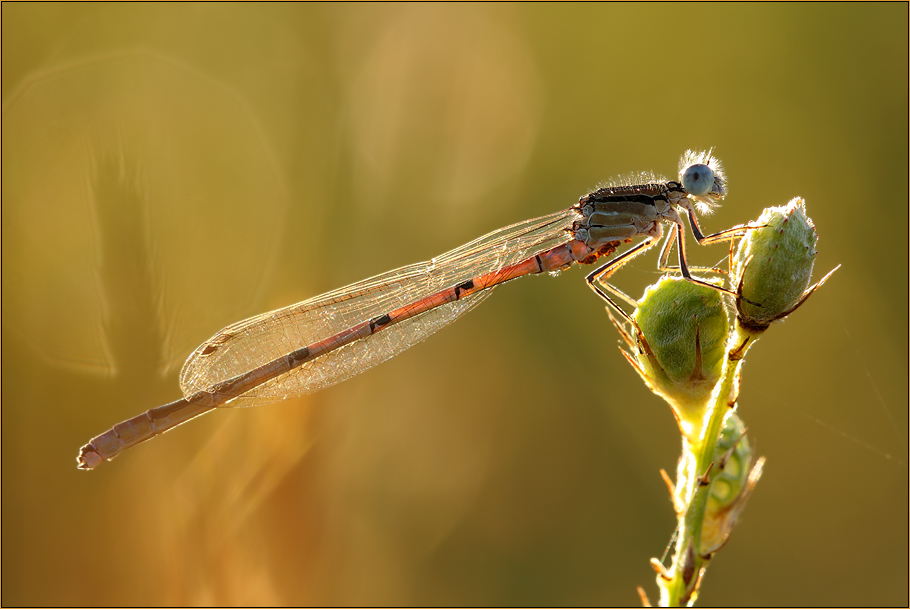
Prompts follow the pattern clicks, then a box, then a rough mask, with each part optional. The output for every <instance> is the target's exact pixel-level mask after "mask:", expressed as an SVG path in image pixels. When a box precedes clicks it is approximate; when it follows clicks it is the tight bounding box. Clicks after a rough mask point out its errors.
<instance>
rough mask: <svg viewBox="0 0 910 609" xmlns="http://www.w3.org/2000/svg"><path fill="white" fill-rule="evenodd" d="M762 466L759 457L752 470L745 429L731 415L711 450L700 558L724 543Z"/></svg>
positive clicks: (762, 461) (738, 419)
mask: <svg viewBox="0 0 910 609" xmlns="http://www.w3.org/2000/svg"><path fill="white" fill-rule="evenodd" d="M763 465H764V459H763V458H762V459H759V460H758V461H757V462H756V464H755V467H754V468H753V467H752V447H751V446H750V445H749V439H748V438H747V437H746V428H745V426H744V425H743V422H742V421H741V420H740V418H739V417H738V416H737V415H736V413H733V412H731V413H730V415H729V416H728V417H727V419H726V420H725V421H724V428H723V431H721V433H720V437H719V438H718V439H717V444H716V445H715V448H714V467H713V468H712V469H711V472H710V478H711V482H710V484H711V488H710V489H709V492H708V503H707V506H706V508H705V516H704V519H703V520H702V527H701V543H700V554H701V555H702V556H705V555H708V554H712V553H714V552H716V551H717V550H719V549H720V548H721V547H722V546H723V545H724V544H725V543H726V541H727V539H728V538H729V536H730V533H731V532H732V531H733V525H734V524H736V519H737V518H738V517H739V514H740V513H741V512H742V510H743V508H744V507H745V505H746V501H748V500H749V497H750V496H751V494H752V489H753V488H755V485H756V483H757V482H758V479H759V478H760V477H761V472H762V466H763ZM750 468H751V469H750Z"/></svg>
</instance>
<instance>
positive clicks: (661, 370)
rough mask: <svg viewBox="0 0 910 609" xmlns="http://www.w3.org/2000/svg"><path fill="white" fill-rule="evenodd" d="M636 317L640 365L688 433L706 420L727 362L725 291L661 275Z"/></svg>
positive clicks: (640, 305) (639, 307) (728, 323)
mask: <svg viewBox="0 0 910 609" xmlns="http://www.w3.org/2000/svg"><path fill="white" fill-rule="evenodd" d="M632 317H633V319H634V320H635V322H636V324H637V326H638V342H639V349H638V352H637V353H636V360H637V364H638V366H637V367H636V368H637V370H638V372H639V374H641V376H642V377H643V378H644V379H645V382H646V383H648V385H649V386H650V387H651V389H652V390H653V391H654V392H655V393H658V394H659V395H661V396H662V397H663V398H664V399H666V400H667V401H668V402H669V403H670V405H671V406H672V407H673V411H674V412H675V414H676V418H677V420H678V421H679V426H680V430H681V431H682V432H683V434H684V435H686V436H687V437H690V436H691V434H692V433H693V431H694V430H696V429H698V428H699V427H700V426H701V424H702V419H703V416H704V409H705V404H706V402H707V398H708V397H709V396H710V394H711V391H712V389H713V388H714V385H715V384H716V383H717V381H718V379H719V378H720V374H721V371H722V368H723V362H724V345H725V342H726V338H727V334H728V332H729V328H730V322H729V318H728V316H727V310H726V307H725V306H724V302H723V297H722V295H721V293H720V292H719V291H717V290H712V289H711V288H707V287H704V286H701V285H697V284H694V283H692V282H690V281H686V280H685V279H683V278H681V277H663V278H661V279H660V281H658V282H657V283H656V284H654V285H652V286H650V287H649V288H648V289H647V290H646V291H645V295H644V298H642V300H641V303H640V304H639V306H638V308H637V309H636V310H635V313H634V314H633V316H632Z"/></svg>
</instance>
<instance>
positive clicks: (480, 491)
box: [2, 3, 908, 606]
mask: <svg viewBox="0 0 910 609" xmlns="http://www.w3.org/2000/svg"><path fill="white" fill-rule="evenodd" d="M907 24H908V7H907V4H905V3H895V4H846V5H844V4H837V5H833V4H798V5H783V4H770V5H755V4H745V5H740V4H737V5H729V4H704V5H701V4H699V5H677V4H644V5H639V4H635V5H629V4H606V5H604V4H601V5H593V6H592V5H569V6H560V5H543V6H540V5H492V6H487V5H468V6H453V5H429V6H427V5H412V4H407V5H379V6H377V5H341V6H336V5H265V6H262V5H244V4H240V5H236V4H232V5H209V4H206V5H200V4H188V5H183V4H181V5H174V4H154V5H113V6H111V5H106V4H91V5H79V4H50V5H48V4H37V5H35V4H13V5H8V4H4V5H3V12H2V62H3V63H2V65H3V71H2V89H3V100H2V101H3V114H2V117H3V119H2V120H3V149H2V152H3V161H2V163H3V180H2V188H3V190H2V197H3V199H2V248H3V249H2V273H3V274H2V299H3V300H2V324H3V326H2V366H3V369H2V371H3V378H2V467H3V470H2V473H3V483H2V492H3V495H2V506H3V509H2V525H3V527H2V551H3V572H2V602H3V604H4V605H160V604H254V605H259V604H262V605H274V604H317V605H319V604H345V605H358V604H367V605H383V604H396V605H400V604H405V605H410V604H433V605H435V604H443V605H451V604H489V605H514V604H531V605H539V604H544V605H551V604H558V605H586V604H595V605H602V604H620V605H629V604H636V603H638V597H637V595H636V593H635V586H636V585H643V586H644V587H645V588H646V590H648V591H649V592H650V593H651V594H652V598H654V596H655V592H654V591H655V586H654V584H653V577H654V575H653V572H652V571H651V568H650V566H649V565H648V559H649V558H650V557H652V556H660V554H661V553H662V552H663V549H664V547H665V545H666V543H667V541H668V540H669V537H670V535H671V533H672V530H673V526H674V522H675V520H674V516H673V514H672V509H671V504H670V501H669V497H668V496H667V492H666V489H665V487H664V485H663V483H662V482H661V480H660V477H659V476H658V470H659V469H660V468H666V469H668V470H671V471H673V470H674V469H675V465H676V457H677V454H678V450H679V439H678V432H677V431H676V428H675V423H674V420H673V417H672V415H671V413H670V411H669V409H668V408H667V407H666V405H665V404H663V403H662V402H661V401H660V400H659V399H658V398H657V397H655V396H653V395H651V394H650V393H649V392H648V391H647V390H646V388H645V387H644V386H643V384H642V383H641V381H640V380H639V379H638V377H637V376H636V375H635V374H634V373H633V371H632V370H631V369H629V368H628V367H627V364H626V363H625V362H624V361H623V359H622V357H621V356H620V354H619V352H618V350H617V348H616V347H617V345H618V335H617V333H616V332H615V330H614V329H613V328H612V327H611V325H610V324H609V322H608V319H607V315H606V314H605V313H604V310H603V306H602V303H601V302H599V301H598V299H597V298H595V297H594V296H593V295H592V294H591V293H590V291H589V290H588V288H587V287H585V285H584V280H583V276H584V272H585V271H583V270H580V269H573V270H571V271H569V272H565V273H562V274H561V275H560V276H559V277H558V278H556V279H554V278H549V277H541V278H531V279H523V280H520V281H516V282H514V283H511V284H509V285H508V286H505V287H503V288H501V289H499V290H497V293H496V295H495V296H494V297H493V298H491V299H490V300H489V301H488V302H486V303H484V304H483V306H482V307H480V308H479V309H477V310H476V311H473V312H471V313H470V314H469V315H467V316H466V317H465V318H463V319H461V320H459V321H458V322H457V323H456V325H455V328H454V329H445V330H443V331H441V332H440V333H438V334H437V335H435V336H433V337H431V338H430V339H429V340H428V341H427V342H425V343H423V344H421V345H419V346H416V347H414V348H413V349H411V350H410V351H407V352H405V353H404V354H402V355H400V356H399V357H396V358H395V359H393V360H392V361H390V362H388V363H385V364H383V365H381V366H379V367H377V368H374V369H372V370H370V371H369V372H367V373H365V374H363V375H361V376H359V377H356V378H354V379H352V380H350V381H348V382H346V383H343V384H341V385H338V386H336V387H333V388H331V389H328V390H325V391H323V392H321V393H317V394H315V395H311V396H307V397H305V398H301V399H295V400H290V401H288V402H285V403H282V404H278V405H274V406H267V407H262V408H253V409H223V410H221V411H218V412H215V413H213V414H210V415H207V416H205V417H203V418H201V419H199V420H197V421H193V422H191V423H189V424H187V425H186V426H183V427H181V428H179V429H177V430H175V431H173V432H172V433H169V434H167V435H165V436H163V437H160V438H157V439H155V440H153V441H151V442H149V443H147V444H144V445H142V446H140V447H138V448H136V449H133V450H131V451H129V452H127V453H125V454H124V455H123V456H121V457H120V458H118V459H116V460H115V461H113V462H112V463H107V464H103V465H102V466H101V467H100V468H99V469H98V470H97V471H95V472H92V473H84V472H80V471H77V470H76V467H75V456H76V453H77V450H78V448H79V446H81V445H82V444H83V443H85V442H86V441H88V440H89V439H90V438H91V437H92V436H94V435H96V434H98V433H100V432H102V431H104V430H105V429H107V428H109V427H110V426H111V425H112V424H114V423H116V422H118V421H120V420H122V419H124V418H127V417H130V416H133V415H135V414H138V413H139V412H141V411H143V410H146V409H148V408H151V407H154V406H158V405H160V404H164V403H165V402H168V401H171V400H174V399H177V398H178V397H179V395H180V394H179V387H178V384H177V373H178V372H179V369H180V366H181V364H182V362H183V360H184V359H185V358H186V356H187V355H188V354H189V353H190V351H191V350H192V349H193V348H194V347H195V346H196V345H198V344H199V343H201V342H202V341H203V340H205V339H206V338H208V337H209V336H211V335H212V334H214V333H215V332H216V331H217V330H219V329H220V328H222V327H223V326H225V325H227V324H229V323H231V322H234V321H237V320H239V319H242V318H244V317H248V316H250V315H253V314H256V313H260V312H263V311H266V310H269V309H272V308H277V307H280V306H284V305H287V304H290V303H293V302H296V301H299V300H303V299H306V298H309V297H311V296H314V295H317V294H320V293H322V292H325V291H327V290H330V289H334V288H337V287H341V286H343V285H345V284H347V283H350V282H353V281H356V280H359V279H363V278H365V277H368V276H370V275H374V274H377V273H380V272H383V271H387V270H390V269H393V268H395V267H398V266H401V265H404V264H408V263H411V262H417V261H421V260H426V259H429V258H431V257H433V256H436V255H438V254H441V253H443V252H445V251H447V250H449V249H452V248H454V247H457V246H459V245H461V244H463V243H466V242H468V241H470V240H472V239H474V238H476V237H478V236H480V235H482V234H484V233H486V232H488V231H491V230H493V229H496V228H499V227H501V226H505V225H507V224H511V223H514V222H518V221H520V220H524V219H527V218H532V217H535V216H539V215H543V214H547V213H550V212H553V211H557V210H560V209H563V208H565V207H568V206H570V205H572V204H573V203H574V202H575V201H577V199H578V197H579V196H580V195H583V194H585V193H586V192H588V191H589V190H591V189H593V188H594V187H595V186H596V185H597V184H598V183H600V182H602V181H604V180H607V179H609V178H610V177H612V176H614V175H617V174H622V173H626V172H631V171H647V170H653V171H655V172H657V173H662V174H664V175H668V176H675V172H676V164H677V159H678V158H679V155H680V154H681V153H682V152H683V151H684V150H685V149H686V148H707V147H711V146H714V147H715V152H716V154H717V155H718V156H719V157H720V158H721V159H722V160H723V161H724V162H725V164H726V167H727V171H728V175H729V180H730V195H729V196H728V198H727V200H726V202H725V205H724V206H723V207H722V208H721V209H720V210H719V211H718V212H717V213H715V214H714V215H713V216H711V217H706V218H704V219H703V220H702V225H703V227H704V228H705V229H706V230H708V231H715V230H719V229H722V228H726V227H728V226H731V225H734V224H738V223H741V222H745V221H748V220H750V219H753V218H756V217H757V216H758V215H759V213H760V212H761V210H762V209H763V208H764V207H767V206H771V205H783V204H784V203H786V202H787V201H788V200H789V199H791V198H792V197H794V196H797V195H799V196H803V197H805V198H806V200H807V203H808V211H809V214H810V215H811V216H812V218H813V219H814V221H815V223H816V226H817V227H818V231H819V233H820V236H821V239H820V245H819V248H820V251H821V254H820V256H819V258H818V262H817V264H816V278H818V277H820V276H821V275H822V274H823V273H825V272H827V271H828V270H829V269H830V268H832V267H834V266H835V265H837V264H838V263H842V264H843V265H844V266H843V268H842V269H841V270H840V271H839V272H838V273H836V274H835V275H834V277H833V278H832V279H831V280H830V281H829V283H828V284H826V285H825V287H824V288H823V289H822V290H821V291H820V292H819V293H818V294H816V295H815V296H814V297H813V298H812V299H811V300H810V301H809V302H808V303H807V304H806V306H805V307H803V308H802V309H801V310H800V311H798V312H797V313H796V314H794V315H793V316H792V317H791V318H790V319H789V320H788V321H787V322H786V323H784V324H778V325H776V326H775V327H773V328H772V329H771V331H769V333H768V334H767V336H766V337H765V338H763V339H762V341H761V343H760V344H759V345H758V346H757V347H756V348H755V349H753V350H752V352H751V353H750V355H749V360H748V362H747V365H746V368H745V377H744V382H743V390H742V394H741V399H740V407H739V408H740V410H739V411H740V414H741V416H742V418H743V419H744V421H745V422H746V424H747V425H748V427H749V432H750V437H751V438H752V440H753V442H755V443H757V447H758V450H757V452H758V453H759V454H762V455H765V456H766V457H767V458H768V464H767V465H766V468H765V476H764V477H763V478H762V480H761V483H760V484H759V486H758V488H757V489H756V492H755V494H754V496H753V498H752V500H751V501H750V504H749V506H748V508H747V509H746V510H745V513H744V516H743V518H742V520H741V522H740V524H739V526H738V527H737V531H736V534H735V535H734V536H733V538H732V540H731V542H730V543H729V544H728V545H727V547H726V548H724V550H723V551H722V552H721V553H720V554H719V555H718V557H717V559H716V560H715V561H714V563H713V565H712V567H711V569H710V570H709V571H708V573H707V578H706V580H705V582H704V586H703V593H702V596H701V597H700V599H699V600H700V603H699V604H702V605H717V604H731V605H752V606H760V605H782V604H783V605H840V606H845V605H906V604H907V602H908V596H907V595H908V590H907V572H908V564H907V551H906V550H907V541H908V531H907V521H908V519H907V505H908V472H907V452H908V450H907V403H908V382H907V378H908V376H907V375H908V372H907V370H908V362H907V338H908V329H907V319H908V317H907V308H906V307H907V296H908V294H907V291H908V290H907V284H908V267H907V266H906V265H905V264H902V263H901V261H906V260H907V258H906V257H905V256H907V254H908V241H907V181H908V180H907V178H908V158H907V157H908V125H907V117H908V65H907V48H908V39H907V29H908V25H907ZM690 243H692V242H690ZM689 250H690V255H691V257H692V258H693V259H694V260H695V261H696V262H697V263H702V264H713V263H715V262H717V261H719V260H721V259H722V258H723V257H724V255H725V253H726V250H725V248H724V247H723V246H718V247H713V248H697V247H696V246H694V245H690V247H689ZM656 258H657V255H656V253H652V254H651V255H650V256H646V257H645V258H643V259H642V260H640V261H639V262H636V263H635V264H634V265H632V266H631V267H629V268H627V269H624V270H623V271H622V273H620V274H618V275H617V276H616V283H617V284H618V285H620V286H621V287H623V288H624V289H626V290H627V291H628V292H630V293H632V294H638V293H640V292H641V289H642V288H643V287H644V286H645V285H647V284H648V283H651V282H653V281H655V280H656V279H657V277H658V274H657V272H656V270H655V265H656Z"/></svg>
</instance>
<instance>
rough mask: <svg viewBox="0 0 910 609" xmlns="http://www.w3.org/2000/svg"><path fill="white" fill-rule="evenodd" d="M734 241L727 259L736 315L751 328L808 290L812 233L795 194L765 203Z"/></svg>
mask: <svg viewBox="0 0 910 609" xmlns="http://www.w3.org/2000/svg"><path fill="white" fill-rule="evenodd" d="M755 224H756V225H758V226H759V227H758V228H754V229H752V230H749V231H748V232H747V233H746V235H745V236H744V237H743V238H742V240H741V241H740V243H739V248H738V249H737V251H736V257H735V258H734V261H733V276H734V277H736V278H738V279H737V281H738V288H737V294H738V295H739V298H737V303H736V305H737V310H738V313H739V316H738V317H739V321H740V324H742V325H743V326H744V327H746V328H748V329H750V330H753V331H759V332H760V331H763V330H764V329H766V328H767V327H768V326H769V325H770V324H771V322H773V321H775V320H777V319H781V318H783V317H786V316H787V315H788V314H790V313H791V312H792V311H793V310H794V309H796V307H798V306H799V305H800V304H802V302H803V301H804V300H805V297H806V296H808V294H809V293H810V292H809V291H807V289H806V288H808V286H809V281H810V280H811V279H812V267H813V265H814V264H815V256H816V254H817V252H816V249H815V244H816V243H817V241H818V235H817V234H816V233H815V225H814V224H813V223H812V220H811V219H810V218H809V217H808V216H807V215H806V203H805V201H804V200H803V199H801V198H800V197H796V198H795V199H793V200H792V201H790V203H788V204H787V205H786V206H783V207H769V208H768V209H766V210H765V211H764V212H762V215H761V217H760V218H759V219H758V221H757V222H755Z"/></svg>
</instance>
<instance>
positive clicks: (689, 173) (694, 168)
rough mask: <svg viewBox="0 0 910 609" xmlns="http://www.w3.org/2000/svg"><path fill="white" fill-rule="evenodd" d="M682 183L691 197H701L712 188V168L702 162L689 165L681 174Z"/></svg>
mask: <svg viewBox="0 0 910 609" xmlns="http://www.w3.org/2000/svg"><path fill="white" fill-rule="evenodd" d="M682 185H683V188H685V189H686V192H688V193H689V194H690V195H692V196H693V197H703V196H705V195H706V194H708V193H709V192H711V189H712V188H714V170H713V169H711V168H710V167H708V166H707V165H705V164H703V163H696V164H695V165H689V166H688V167H686V170H685V171H684V172H683V174H682Z"/></svg>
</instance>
